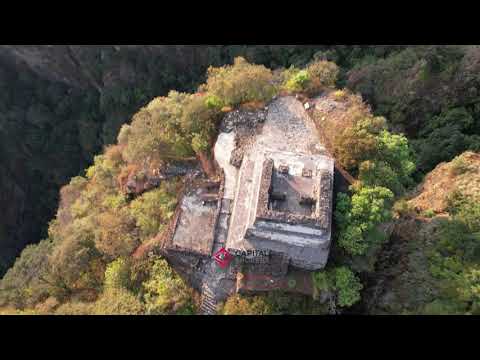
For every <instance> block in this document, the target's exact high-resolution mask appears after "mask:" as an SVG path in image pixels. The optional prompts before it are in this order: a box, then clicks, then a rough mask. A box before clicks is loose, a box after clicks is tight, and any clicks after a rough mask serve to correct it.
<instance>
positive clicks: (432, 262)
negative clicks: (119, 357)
mask: <svg viewBox="0 0 480 360" xmlns="http://www.w3.org/2000/svg"><path fill="white" fill-rule="evenodd" d="M0 50H1V51H0V77H1V79H5V81H2V82H1V83H2V84H3V89H2V90H3V91H2V93H1V95H0V104H1V105H0V106H1V107H2V110H3V111H2V112H1V115H0V130H1V133H0V135H1V139H0V140H1V141H0V149H1V152H0V161H1V162H0V167H1V170H2V171H1V172H0V189H1V194H0V199H1V203H2V206H3V207H4V208H5V209H7V210H6V213H5V216H4V217H3V218H2V220H1V221H2V222H1V223H0V247H1V258H0V260H1V266H0V272H1V271H6V270H7V269H8V268H10V265H11V264H12V261H13V259H14V257H15V256H17V255H18V254H19V253H20V251H21V250H22V249H23V248H24V247H25V245H26V244H30V243H34V244H36V243H38V244H36V245H30V246H27V247H26V248H25V249H24V250H23V252H22V255H21V256H20V257H19V258H18V259H17V260H16V262H15V265H14V266H13V267H11V268H10V270H8V272H7V273H6V275H5V277H4V278H3V280H2V281H1V283H0V308H3V309H4V310H3V311H4V312H6V313H12V312H13V313H15V312H22V313H34V314H49V313H56V314H194V313H196V312H197V307H198V295H197V293H196V292H195V291H194V290H193V289H192V288H191V287H190V286H189V284H188V282H186V281H185V280H184V279H183V278H182V277H180V276H179V275H178V274H177V273H176V272H175V271H174V270H173V269H172V268H171V266H170V265H169V264H168V263H167V262H166V260H165V259H164V258H162V257H158V256H157V257H149V258H143V259H135V258H133V257H132V256H131V255H132V253H134V251H135V250H136V249H138V248H139V247H140V246H141V245H142V244H145V243H146V242H148V241H150V240H151V239H153V238H155V237H157V236H159V235H160V234H161V233H162V231H164V230H165V228H166V226H167V225H168V223H169V219H170V218H171V216H172V215H173V212H174V211H175V207H176V204H177V195H178V193H179V192H180V191H181V189H182V182H183V180H184V179H183V177H182V172H181V171H179V170H178V169H182V168H183V167H186V166H192V163H193V164H200V165H201V166H202V167H203V169H204V170H205V172H206V173H208V171H209V168H208V166H209V165H208V164H209V161H210V159H211V147H212V145H213V141H214V139H215V136H216V133H217V131H218V124H219V122H220V121H221V119H222V118H223V116H224V115H225V113H228V112H230V111H232V110H234V109H237V108H239V107H245V106H247V107H258V106H264V105H265V104H268V102H269V101H270V100H271V99H272V98H273V97H274V96H283V95H285V94H297V95H299V96H302V97H308V98H316V97H319V99H320V100H318V101H319V102H318V104H317V106H316V108H315V110H312V113H311V116H312V118H313V119H314V121H315V123H316V126H317V128H318V130H319V132H320V134H322V136H321V137H322V139H319V141H323V142H324V143H325V145H326V147H327V149H328V150H329V152H330V153H331V154H332V155H333V156H334V157H335V160H336V162H337V163H338V164H339V165H340V166H341V167H342V169H344V170H345V171H346V172H348V174H349V175H350V176H351V177H352V178H353V180H354V183H353V185H352V186H351V187H350V188H349V189H345V190H343V191H342V192H340V193H339V194H338V196H337V198H336V200H335V215H334V221H335V230H334V237H335V239H334V245H333V246H334V248H333V250H332V254H331V257H330V260H329V263H328V266H327V268H326V269H325V270H324V271H320V272H316V273H314V274H313V279H314V284H315V289H316V296H314V298H307V297H305V296H300V295H299V296H292V295H287V294H281V293H279V294H277V293H271V294H268V295H257V296H235V297H232V298H230V299H229V300H228V301H227V302H226V303H225V306H224V307H223V309H222V311H221V313H223V314H284V313H312V314H324V313H327V312H330V313H332V311H333V312H334V313H344V312H353V313H396V314H398V313H405V314H408V313H426V314H431V313H434V314H445V313H454V314H472V313H474V314H476V313H478V311H479V304H480V296H479V293H478V287H479V286H480V285H479V284H480V276H479V275H478V273H479V265H480V264H479V257H478V253H479V250H478V249H480V247H479V245H478V244H479V242H480V238H479V237H478V234H479V231H480V227H479V224H478V219H480V213H479V207H478V203H479V202H478V188H479V186H478V185H479V184H478V181H479V179H478V171H479V167H480V164H479V156H480V155H479V152H480V94H479V93H478V92H477V89H478V87H479V85H480V84H479V81H480V78H479V76H478V74H479V71H478V70H480V69H479V66H480V48H479V47H477V46H456V45H455V46H454V45H452V46H445V45H442V46H440V45H436V46H322V45H311V46H307V45H305V46H293V45H292V46H287V45H284V46H279V45H275V46H273V45H272V46H270V45H256V46H239V45H237V46H222V45H212V46H193V45H192V46H188V45H178V46H167V45H158V46H154V45H152V46H136V45H132V46H127V45H122V46H113V45H112V46H107V45H105V46H62V47H54V48H49V47H48V46H45V47H33V46H32V47H27V46H18V47H15V46H5V47H3V48H0ZM238 55H242V56H244V58H240V57H238ZM40 59H43V60H42V61H39V60H40ZM234 59H235V60H234ZM226 64H228V65H226ZM255 64H258V65H255ZM264 65H265V66H264ZM292 65H293V66H292ZM200 84H202V85H200ZM171 90H173V91H171ZM63 185H66V186H64V187H63V188H61V187H62V186H63ZM60 188H61V191H59V189H60ZM439 192H440V195H439ZM57 208H58V209H57ZM55 212H56V216H55ZM52 219H53V220H52ZM47 229H48V231H47ZM40 240H41V241H40ZM326 298H327V299H328V300H329V301H328V306H327V305H326V303H325V299H326Z"/></svg>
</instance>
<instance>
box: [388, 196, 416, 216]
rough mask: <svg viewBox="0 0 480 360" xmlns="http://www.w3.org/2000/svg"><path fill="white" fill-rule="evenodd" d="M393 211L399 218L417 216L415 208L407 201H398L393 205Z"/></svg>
mask: <svg viewBox="0 0 480 360" xmlns="http://www.w3.org/2000/svg"><path fill="white" fill-rule="evenodd" d="M393 211H394V212H395V213H397V215H398V216H411V215H414V214H415V209H414V207H413V206H412V205H410V203H409V202H408V201H407V200H405V199H400V200H398V201H397V202H396V203H395V204H394V205H393Z"/></svg>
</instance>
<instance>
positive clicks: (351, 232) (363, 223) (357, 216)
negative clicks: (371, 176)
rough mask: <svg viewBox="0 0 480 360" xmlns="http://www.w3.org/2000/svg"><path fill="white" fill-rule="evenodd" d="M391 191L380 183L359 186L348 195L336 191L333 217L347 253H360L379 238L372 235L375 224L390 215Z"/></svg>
mask: <svg viewBox="0 0 480 360" xmlns="http://www.w3.org/2000/svg"><path fill="white" fill-rule="evenodd" d="M392 200H393V193H392V192H391V191H390V190H389V189H387V188H384V187H379V186H378V187H373V188H368V187H362V188H360V189H359V190H357V191H356V193H355V194H354V195H353V196H352V198H350V197H349V196H348V195H346V194H343V193H339V194H338V196H337V208H336V210H335V220H336V222H337V225H338V227H339V230H340V233H339V245H340V246H341V247H342V248H344V249H345V250H346V251H347V252H348V253H349V254H351V255H364V254H365V253H366V252H367V250H368V249H369V248H370V247H371V246H373V245H375V243H376V241H377V240H383V239H381V238H379V237H378V236H376V235H375V227H376V226H377V225H378V224H380V223H382V222H384V221H387V220H389V219H390V218H391V212H390V208H391V205H392V204H391V202H392Z"/></svg>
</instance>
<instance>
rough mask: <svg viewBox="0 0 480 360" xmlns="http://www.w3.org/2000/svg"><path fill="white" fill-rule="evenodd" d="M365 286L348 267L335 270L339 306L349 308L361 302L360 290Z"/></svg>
mask: <svg viewBox="0 0 480 360" xmlns="http://www.w3.org/2000/svg"><path fill="white" fill-rule="evenodd" d="M362 288H363V285H362V284H361V283H360V280H359V279H358V278H357V277H356V276H355V274H354V273H353V272H352V271H351V270H350V269H349V268H347V267H345V266H342V267H339V268H336V269H335V285H334V289H335V290H336V292H337V302H338V305H340V306H342V307H349V306H352V305H353V304H355V303H356V302H358V301H359V300H360V290H362Z"/></svg>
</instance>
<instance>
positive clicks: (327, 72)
mask: <svg viewBox="0 0 480 360" xmlns="http://www.w3.org/2000/svg"><path fill="white" fill-rule="evenodd" d="M307 72H308V75H309V78H310V79H311V83H310V90H320V89H321V88H323V87H334V86H335V83H336V82H337V77H338V74H339V68H338V66H337V65H336V64H335V63H333V62H330V61H325V60H320V61H316V62H314V63H312V64H310V65H309V66H308V67H307Z"/></svg>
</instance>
